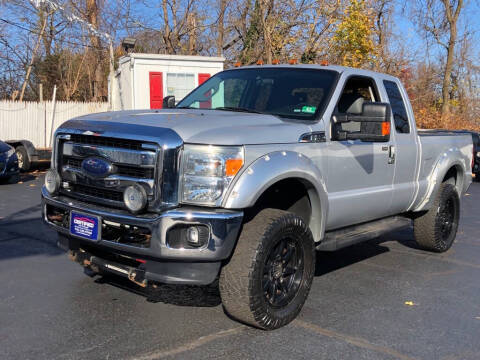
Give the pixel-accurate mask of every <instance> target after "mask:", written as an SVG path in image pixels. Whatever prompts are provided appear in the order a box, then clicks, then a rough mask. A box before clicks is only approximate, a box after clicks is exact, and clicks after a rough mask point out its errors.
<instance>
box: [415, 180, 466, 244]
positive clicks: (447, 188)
mask: <svg viewBox="0 0 480 360" xmlns="http://www.w3.org/2000/svg"><path fill="white" fill-rule="evenodd" d="M447 205H448V207H452V208H451V210H450V211H448V212H451V213H452V214H451V220H447V221H446V219H445V214H444V207H446V206H447ZM448 218H449V219H450V217H449V216H448ZM459 218H460V199H459V197H458V193H457V191H456V190H455V187H454V186H453V185H452V184H448V183H443V184H441V185H440V189H439V191H438V193H437V196H436V198H435V200H434V202H433V206H432V207H431V209H430V210H428V211H427V212H426V213H424V214H423V215H421V216H419V217H417V218H416V219H415V220H414V224H413V229H414V235H415V240H416V242H417V244H418V245H419V246H420V247H421V248H423V249H425V250H429V251H433V252H439V253H441V252H445V251H447V250H448V249H450V247H451V246H452V244H453V241H454V240H455V236H456V234H457V229H458V221H459ZM445 226H447V227H448V226H450V227H451V228H450V229H449V233H448V236H447V235H446V234H443V233H442V229H444V228H445Z"/></svg>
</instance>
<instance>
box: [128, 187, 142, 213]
mask: <svg viewBox="0 0 480 360" xmlns="http://www.w3.org/2000/svg"><path fill="white" fill-rule="evenodd" d="M123 201H124V203H125V206H126V207H127V209H128V210H130V211H131V212H133V213H136V212H139V211H141V210H143V208H145V206H146V205H147V193H146V192H145V189H144V188H143V187H142V186H140V185H138V184H135V185H130V186H129V187H127V188H126V189H125V191H124V192H123Z"/></svg>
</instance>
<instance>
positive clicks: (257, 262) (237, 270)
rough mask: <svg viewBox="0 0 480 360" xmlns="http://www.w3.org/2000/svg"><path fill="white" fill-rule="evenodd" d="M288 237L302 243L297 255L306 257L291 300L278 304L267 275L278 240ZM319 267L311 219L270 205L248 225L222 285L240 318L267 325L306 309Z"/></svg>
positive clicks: (282, 322)
mask: <svg viewBox="0 0 480 360" xmlns="http://www.w3.org/2000/svg"><path fill="white" fill-rule="evenodd" d="M282 239H287V240H285V241H287V242H288V244H289V245H288V246H293V245H295V246H297V247H298V249H297V248H295V256H296V259H297V261H298V259H301V264H302V265H301V268H302V273H301V277H300V278H299V279H300V280H298V281H297V282H296V284H298V285H297V286H296V287H295V288H294V289H296V290H292V293H291V294H290V296H291V298H290V300H288V303H286V304H285V305H284V306H276V307H274V306H272V305H271V304H270V303H269V301H268V300H267V297H266V296H267V295H266V292H265V291H264V288H263V286H264V283H263V282H262V281H264V280H262V279H265V277H264V276H265V275H264V270H266V269H267V266H268V265H267V261H268V260H269V259H272V257H271V256H272V254H273V252H274V251H276V248H275V246H279V245H280V244H282ZM284 243H285V242H284ZM292 244H293V245H292ZM289 249H290V248H289ZM289 251H290V250H289ZM282 254H284V253H282ZM297 254H299V255H297ZM280 262H281V261H280ZM285 266H287V265H285ZM270 268H271V267H270ZM297 268H300V266H298V267H297ZM314 273H315V245H314V241H313V236H312V233H311V231H310V229H309V228H308V226H307V225H306V224H305V222H304V221H303V220H302V219H301V218H300V217H298V216H296V215H295V214H292V213H289V212H287V211H283V210H277V209H264V210H262V211H260V212H259V213H258V214H257V215H256V216H255V217H254V218H253V219H252V220H250V221H249V222H247V223H245V224H244V225H243V229H242V232H241V234H240V238H239V239H238V243H237V246H236V248H235V251H234V253H233V255H232V257H231V259H230V261H229V262H228V264H226V265H225V266H224V267H223V268H222V271H221V274H220V281H219V287H220V296H221V298H222V303H223V306H224V308H225V310H226V312H227V313H228V314H229V315H230V316H232V317H233V318H235V319H236V320H238V321H240V322H243V323H246V324H249V325H252V326H254V327H257V328H261V329H264V330H273V329H277V328H279V327H282V326H284V325H286V324H288V323H289V322H291V321H292V320H293V319H295V317H296V316H297V315H298V313H299V312H300V310H301V309H302V307H303V304H304V303H305V300H306V298H307V296H308V293H309V291H310V287H311V285H312V280H313V276H314ZM296 274H297V273H296ZM293 276H297V275H293ZM284 279H285V278H282V281H283V280H284ZM294 279H295V278H294ZM296 279H298V278H296ZM290 283H291V282H290ZM282 287H283V286H282ZM275 289H277V287H275ZM276 291H278V290H276Z"/></svg>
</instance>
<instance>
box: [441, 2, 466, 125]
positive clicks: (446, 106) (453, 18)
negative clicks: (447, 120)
mask: <svg viewBox="0 0 480 360" xmlns="http://www.w3.org/2000/svg"><path fill="white" fill-rule="evenodd" d="M442 3H443V6H444V7H445V15H446V17H447V21H448V25H449V29H450V37H449V39H448V46H447V62H446V63H445V71H444V73H443V84H442V109H441V111H442V118H443V117H445V115H448V114H449V112H450V96H449V95H450V84H451V77H452V69H453V56H454V54H455V43H456V41H457V21H458V17H459V15H460V11H461V10H462V6H463V0H458V2H457V6H456V8H454V5H452V4H451V2H450V0H442ZM453 10H455V11H453Z"/></svg>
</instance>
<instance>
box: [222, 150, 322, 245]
mask: <svg viewBox="0 0 480 360" xmlns="http://www.w3.org/2000/svg"><path fill="white" fill-rule="evenodd" d="M285 184H288V185H291V186H293V184H299V185H300V184H301V186H302V189H303V191H304V192H305V194H306V195H307V196H308V201H309V204H310V216H309V217H310V218H309V219H308V225H309V227H310V230H311V231H312V234H313V238H314V240H315V242H318V241H320V240H321V239H322V238H323V236H324V233H325V223H326V216H327V212H328V197H327V192H326V187H325V182H324V177H323V174H322V172H321V170H320V169H318V168H317V167H316V166H315V165H314V164H313V162H312V160H311V159H309V158H308V157H306V156H305V155H303V154H300V153H297V152H293V151H278V152H272V153H269V154H267V155H264V156H262V157H260V158H258V159H257V160H255V161H254V162H253V163H252V164H250V165H249V166H248V167H247V168H246V169H244V170H243V172H242V173H241V174H240V176H239V177H238V179H237V180H236V181H235V183H234V184H232V186H231V188H230V190H229V192H228V193H227V195H226V197H225V200H224V202H223V207H225V208H229V209H244V210H245V209H246V211H247V212H248V209H255V207H256V206H259V203H260V202H262V199H263V198H264V197H265V196H267V195H266V194H269V192H270V191H272V189H275V188H276V187H280V188H281V189H285V187H286V189H287V191H286V192H285V193H283V194H287V193H290V191H288V189H293V190H294V189H295V188H289V187H288V186H285ZM292 192H294V191H292ZM289 199H290V196H289ZM260 207H261V206H260ZM277 208H280V207H277ZM284 210H287V209H284Z"/></svg>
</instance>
